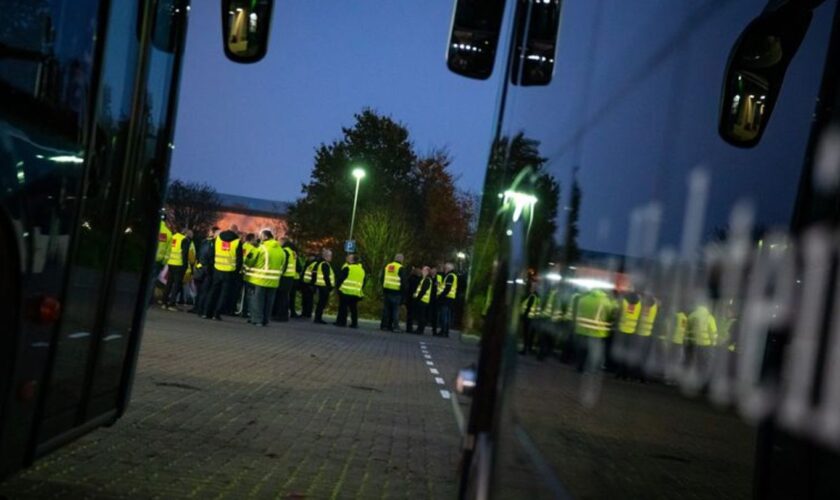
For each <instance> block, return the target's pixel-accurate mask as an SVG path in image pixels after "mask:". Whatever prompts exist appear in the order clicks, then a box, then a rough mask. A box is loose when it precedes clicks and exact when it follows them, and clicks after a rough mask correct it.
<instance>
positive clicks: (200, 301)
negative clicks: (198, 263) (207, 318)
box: [194, 272, 213, 314]
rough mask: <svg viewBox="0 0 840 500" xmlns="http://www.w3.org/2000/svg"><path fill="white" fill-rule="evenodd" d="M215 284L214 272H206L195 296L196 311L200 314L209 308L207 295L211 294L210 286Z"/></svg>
mask: <svg viewBox="0 0 840 500" xmlns="http://www.w3.org/2000/svg"><path fill="white" fill-rule="evenodd" d="M212 284H213V274H212V273H209V272H208V273H205V274H204V277H203V278H201V281H199V282H198V293H197V294H196V297H195V311H194V312H197V313H198V314H204V311H205V309H206V308H207V297H209V296H210V287H211V285H212Z"/></svg>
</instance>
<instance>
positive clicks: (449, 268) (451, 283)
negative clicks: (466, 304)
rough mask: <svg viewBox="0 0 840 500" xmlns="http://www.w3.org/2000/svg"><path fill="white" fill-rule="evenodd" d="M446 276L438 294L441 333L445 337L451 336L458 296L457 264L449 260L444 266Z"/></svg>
mask: <svg viewBox="0 0 840 500" xmlns="http://www.w3.org/2000/svg"><path fill="white" fill-rule="evenodd" d="M443 270H444V272H445V273H446V276H444V278H443V285H442V287H441V289H440V291H439V294H438V314H440V334H441V336H443V337H448V336H449V328H450V326H451V325H452V309H453V308H454V307H455V298H456V297H457V296H458V275H457V274H455V265H454V264H452V263H451V262H447V263H446V264H444V266H443Z"/></svg>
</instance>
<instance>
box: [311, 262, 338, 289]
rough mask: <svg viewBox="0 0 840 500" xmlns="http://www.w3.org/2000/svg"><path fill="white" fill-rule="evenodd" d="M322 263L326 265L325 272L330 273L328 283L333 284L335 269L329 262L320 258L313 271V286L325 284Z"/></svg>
mask: <svg viewBox="0 0 840 500" xmlns="http://www.w3.org/2000/svg"><path fill="white" fill-rule="evenodd" d="M324 264H326V266H327V274H329V275H330V285H332V286H335V271H333V268H332V266H331V265H330V263H329V262H327V261H325V260H322V261H320V262H319V263H318V267H317V268H315V269H316V273H315V286H320V287H324V286H327V280H326V279H325V278H324Z"/></svg>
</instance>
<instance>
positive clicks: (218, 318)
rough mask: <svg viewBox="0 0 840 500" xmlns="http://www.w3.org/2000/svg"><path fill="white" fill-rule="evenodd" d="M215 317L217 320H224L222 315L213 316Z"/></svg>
mask: <svg viewBox="0 0 840 500" xmlns="http://www.w3.org/2000/svg"><path fill="white" fill-rule="evenodd" d="M213 319H215V320H216V321H222V317H221V316H213Z"/></svg>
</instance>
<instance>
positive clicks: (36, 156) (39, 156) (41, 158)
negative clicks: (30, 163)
mask: <svg viewBox="0 0 840 500" xmlns="http://www.w3.org/2000/svg"><path fill="white" fill-rule="evenodd" d="M35 158H38V159H39V160H43V159H44V155H35Z"/></svg>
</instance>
